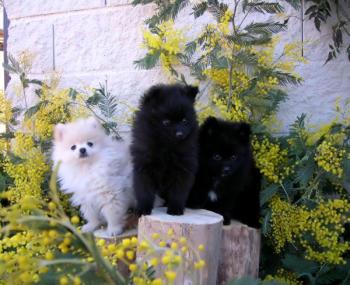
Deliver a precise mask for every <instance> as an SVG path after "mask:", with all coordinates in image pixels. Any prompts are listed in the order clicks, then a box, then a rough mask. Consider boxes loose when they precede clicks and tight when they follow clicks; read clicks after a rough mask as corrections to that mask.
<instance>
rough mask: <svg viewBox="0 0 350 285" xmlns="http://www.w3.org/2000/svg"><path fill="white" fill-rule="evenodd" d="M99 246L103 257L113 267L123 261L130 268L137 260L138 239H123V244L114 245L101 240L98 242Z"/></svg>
mask: <svg viewBox="0 0 350 285" xmlns="http://www.w3.org/2000/svg"><path fill="white" fill-rule="evenodd" d="M97 245H98V246H99V247H100V249H101V253H102V255H103V256H104V257H105V258H106V259H108V260H109V261H110V262H111V263H112V264H113V265H116V264H117V263H118V262H119V261H121V262H123V263H124V264H126V265H128V266H129V265H130V264H131V263H132V262H133V261H134V259H135V254H136V250H137V245H138V240H137V238H136V237H132V238H126V239H123V240H122V241H121V243H118V244H113V243H106V241H105V240H103V239H100V240H98V241H97Z"/></svg>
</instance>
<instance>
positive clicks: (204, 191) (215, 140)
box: [187, 117, 261, 228]
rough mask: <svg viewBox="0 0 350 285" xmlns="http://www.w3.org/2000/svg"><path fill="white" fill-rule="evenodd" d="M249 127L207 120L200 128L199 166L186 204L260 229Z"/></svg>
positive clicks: (256, 174)
mask: <svg viewBox="0 0 350 285" xmlns="http://www.w3.org/2000/svg"><path fill="white" fill-rule="evenodd" d="M250 135H251V130H250V126H249V125H248V124H246V123H232V122H226V121H222V120H218V119H216V118H214V117H209V118H208V119H207V120H206V121H205V122H204V123H203V125H202V126H201V127H200V129H199V166H198V174H197V176H196V181H195V184H194V187H193V188H192V190H191V193H190V196H189V199H188V203H187V205H188V206H189V207H190V208H205V209H208V210H211V211H214V212H216V213H219V214H221V215H222V216H223V217H224V225H228V224H230V222H231V219H235V220H238V221H240V222H242V223H244V224H247V225H248V226H251V227H255V228H259V212H260V211H259V208H260V203H259V194H260V188H261V185H260V184H261V177H260V172H259V170H258V169H257V168H256V167H255V164H254V159H253V154H252V150H251V145H250Z"/></svg>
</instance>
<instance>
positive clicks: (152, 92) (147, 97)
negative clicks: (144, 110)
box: [141, 84, 164, 105]
mask: <svg viewBox="0 0 350 285" xmlns="http://www.w3.org/2000/svg"><path fill="white" fill-rule="evenodd" d="M163 88H164V85H162V84H158V85H154V86H152V87H151V88H150V89H148V90H147V91H146V93H145V94H144V95H143V97H142V98H141V104H142V105H147V104H149V103H150V102H152V101H154V100H158V99H159V97H160V96H161V93H162V92H161V91H162V89H163Z"/></svg>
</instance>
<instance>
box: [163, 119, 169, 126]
mask: <svg viewBox="0 0 350 285" xmlns="http://www.w3.org/2000/svg"><path fill="white" fill-rule="evenodd" d="M162 124H163V126H165V127H167V126H169V125H170V120H163V121H162Z"/></svg>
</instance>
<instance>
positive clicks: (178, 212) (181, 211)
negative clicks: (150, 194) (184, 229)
mask: <svg viewBox="0 0 350 285" xmlns="http://www.w3.org/2000/svg"><path fill="white" fill-rule="evenodd" d="M167 214H169V215H172V216H181V215H183V214H184V209H182V208H170V207H168V210H167Z"/></svg>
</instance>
